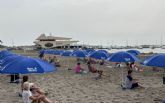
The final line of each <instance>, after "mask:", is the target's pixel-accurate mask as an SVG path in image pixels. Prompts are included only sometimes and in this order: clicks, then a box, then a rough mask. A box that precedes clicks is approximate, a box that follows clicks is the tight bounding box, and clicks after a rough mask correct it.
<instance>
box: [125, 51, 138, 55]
mask: <svg viewBox="0 0 165 103" xmlns="http://www.w3.org/2000/svg"><path fill="white" fill-rule="evenodd" d="M127 52H128V53H131V54H133V55H139V54H140V52H139V51H138V50H128V51H127Z"/></svg>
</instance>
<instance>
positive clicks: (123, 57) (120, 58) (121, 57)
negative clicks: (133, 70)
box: [107, 51, 140, 62]
mask: <svg viewBox="0 0 165 103" xmlns="http://www.w3.org/2000/svg"><path fill="white" fill-rule="evenodd" d="M107 60H108V61H111V62H136V61H140V60H139V59H138V58H137V57H136V56H135V55H133V54H131V53H128V52H125V51H120V52H117V53H113V54H112V55H111V56H110V57H109V58H108V59H107Z"/></svg>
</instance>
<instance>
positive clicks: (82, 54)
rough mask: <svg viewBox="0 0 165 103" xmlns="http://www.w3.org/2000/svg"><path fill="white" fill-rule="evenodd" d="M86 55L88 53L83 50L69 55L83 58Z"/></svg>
mask: <svg viewBox="0 0 165 103" xmlns="http://www.w3.org/2000/svg"><path fill="white" fill-rule="evenodd" d="M87 54H88V53H87V52H86V51H84V50H76V51H74V52H73V53H72V54H71V56H74V57H80V58H85V57H86V56H87Z"/></svg>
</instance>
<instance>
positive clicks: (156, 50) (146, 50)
mask: <svg viewBox="0 0 165 103" xmlns="http://www.w3.org/2000/svg"><path fill="white" fill-rule="evenodd" d="M127 50H138V51H140V52H141V53H151V52H153V53H165V49H162V48H155V49H151V48H143V49H110V50H107V51H108V52H109V53H115V52H119V51H127Z"/></svg>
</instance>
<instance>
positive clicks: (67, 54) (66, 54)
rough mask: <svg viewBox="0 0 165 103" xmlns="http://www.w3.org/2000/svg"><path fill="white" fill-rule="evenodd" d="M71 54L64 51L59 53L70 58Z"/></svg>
mask: <svg viewBox="0 0 165 103" xmlns="http://www.w3.org/2000/svg"><path fill="white" fill-rule="evenodd" d="M71 54H72V52H71V51H64V52H63V53H61V56H71Z"/></svg>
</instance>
